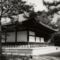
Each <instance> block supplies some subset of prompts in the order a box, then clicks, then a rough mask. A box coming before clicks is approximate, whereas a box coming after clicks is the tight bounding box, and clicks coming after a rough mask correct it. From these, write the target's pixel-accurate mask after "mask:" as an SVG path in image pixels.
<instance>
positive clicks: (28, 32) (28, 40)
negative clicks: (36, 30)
mask: <svg viewBox="0 0 60 60" xmlns="http://www.w3.org/2000/svg"><path fill="white" fill-rule="evenodd" d="M27 42H28V43H29V30H27Z"/></svg>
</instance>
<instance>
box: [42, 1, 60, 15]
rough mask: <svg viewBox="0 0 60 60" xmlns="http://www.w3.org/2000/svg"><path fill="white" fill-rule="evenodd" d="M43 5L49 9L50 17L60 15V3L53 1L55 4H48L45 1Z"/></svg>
mask: <svg viewBox="0 0 60 60" xmlns="http://www.w3.org/2000/svg"><path fill="white" fill-rule="evenodd" d="M43 4H44V5H45V6H46V7H47V9H48V14H49V15H50V14H51V15H53V14H54V13H57V14H59V13H58V12H59V11H60V6H59V5H60V1H57V0H53V2H46V1H44V0H43Z"/></svg>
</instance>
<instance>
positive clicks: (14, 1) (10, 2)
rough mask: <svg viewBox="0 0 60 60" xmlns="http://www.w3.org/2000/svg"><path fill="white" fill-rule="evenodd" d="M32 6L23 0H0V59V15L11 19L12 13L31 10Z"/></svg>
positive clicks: (0, 30) (0, 38)
mask: <svg viewBox="0 0 60 60" xmlns="http://www.w3.org/2000/svg"><path fill="white" fill-rule="evenodd" d="M31 8H32V6H30V5H27V4H26V2H25V1H22V0H0V60H2V58H1V56H2V46H1V40H2V24H1V18H2V17H9V18H10V19H11V20H13V19H14V18H13V17H12V16H13V15H18V14H21V13H23V12H24V11H26V12H29V11H31Z"/></svg>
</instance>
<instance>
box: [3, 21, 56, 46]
mask: <svg viewBox="0 0 60 60" xmlns="http://www.w3.org/2000/svg"><path fill="white" fill-rule="evenodd" d="M5 27H6V28H5ZM2 30H3V32H4V35H3V37H4V39H2V44H3V45H32V46H33V45H37V46H40V44H44V43H47V42H48V40H49V39H50V38H51V35H52V33H54V32H56V31H57V29H53V28H52V27H49V26H48V25H46V24H44V23H42V22H39V23H38V22H37V21H36V20H26V21H23V22H21V23H20V22H15V23H14V24H8V25H4V26H3V28H2Z"/></svg>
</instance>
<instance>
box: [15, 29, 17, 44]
mask: <svg viewBox="0 0 60 60" xmlns="http://www.w3.org/2000/svg"><path fill="white" fill-rule="evenodd" d="M16 42H17V30H16V31H15V43H16Z"/></svg>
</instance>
